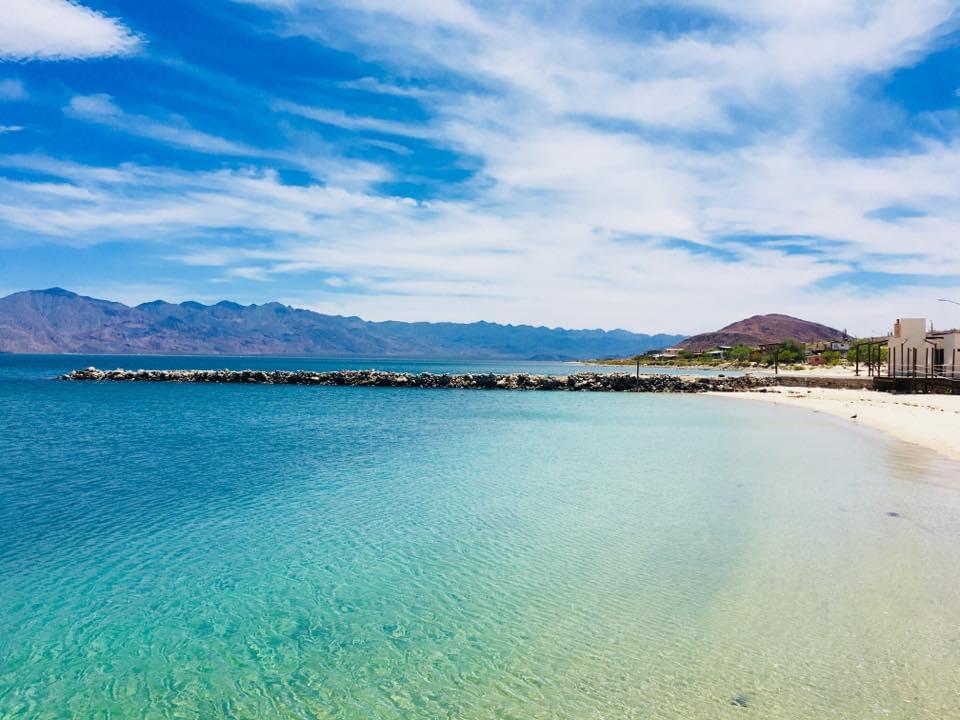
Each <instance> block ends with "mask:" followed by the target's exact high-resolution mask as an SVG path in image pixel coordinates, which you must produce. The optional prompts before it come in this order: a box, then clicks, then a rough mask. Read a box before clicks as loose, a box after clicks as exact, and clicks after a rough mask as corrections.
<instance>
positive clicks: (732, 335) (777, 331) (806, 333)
mask: <svg viewBox="0 0 960 720" xmlns="http://www.w3.org/2000/svg"><path fill="white" fill-rule="evenodd" d="M844 337H845V335H844V333H843V332H842V331H840V330H837V329H836V328H832V327H827V326H826V325H821V324H819V323H815V322H810V321H809V320H801V319H800V318H795V317H790V316H789V315H779V314H776V313H773V314H770V315H754V316H753V317H749V318H747V319H746V320H740V321H739V322H735V323H733V324H732V325H727V326H726V327H724V328H720V329H719V330H717V331H716V332H709V333H702V334H700V335H694V336H692V337H689V338H687V339H686V340H684V341H683V342H681V343H680V347H683V348H686V349H687V350H690V351H692V352H700V351H701V350H709V349H710V348H716V347H719V346H720V345H730V346H733V345H737V344H743V345H762V344H764V343H776V342H780V341H782V340H786V339H787V338H794V339H796V340H799V341H801V342H804V343H812V342H817V341H819V340H842V339H844Z"/></svg>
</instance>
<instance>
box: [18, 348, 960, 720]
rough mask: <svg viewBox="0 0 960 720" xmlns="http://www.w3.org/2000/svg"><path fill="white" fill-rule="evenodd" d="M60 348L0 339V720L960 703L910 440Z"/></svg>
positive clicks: (691, 714) (948, 578) (747, 711)
mask: <svg viewBox="0 0 960 720" xmlns="http://www.w3.org/2000/svg"><path fill="white" fill-rule="evenodd" d="M159 361H162V362H168V361H169V362H170V365H167V366H168V367H178V366H184V364H185V363H184V361H183V359H170V358H163V359H158V362H159ZM201 362H202V359H197V358H191V362H190V363H189V366H191V367H203V366H204V365H203V364H201ZM291 362H292V361H291ZM209 363H210V364H209V365H208V366H212V367H222V366H225V365H227V366H229V364H228V363H225V362H224V360H223V359H222V358H217V359H213V360H209ZM79 364H80V365H83V364H93V363H92V362H87V361H86V359H80V362H79ZM96 364H98V365H101V366H111V367H112V366H114V365H126V366H132V365H136V366H137V367H141V366H147V367H149V366H150V365H147V364H145V362H143V363H141V362H135V363H134V362H131V361H130V359H129V358H127V359H123V360H122V361H118V362H116V363H106V362H103V361H102V360H98V361H97V362H96ZM250 364H251V363H250V359H248V358H244V359H242V362H241V365H240V366H248V365H250ZM77 365H78V358H18V357H9V356H8V357H5V358H0V659H2V660H0V718H71V717H84V718H107V717H113V718H116V717H122V718H127V717H137V718H141V717H142V718H165V717H205V718H265V717H283V718H597V719H599V718H651V717H652V718H725V717H730V718H743V717H756V718H872V717H878V718H879V717H892V718H950V717H960V698H958V688H960V553H958V549H960V542H958V541H960V492H958V490H957V489H955V487H953V486H951V483H952V482H954V481H955V478H956V476H957V469H958V468H957V466H956V465H953V464H951V463H948V462H946V461H942V460H940V459H938V458H936V457H935V456H932V455H930V454H928V453H925V452H921V451H919V450H916V449H914V448H912V447H910V446H907V445H903V444H899V443H893V442H888V441H886V440H885V439H883V438H882V437H881V436H879V435H875V434H872V433H870V432H867V431H863V430H859V429H850V428H847V427H845V426H844V425H843V423H842V421H838V420H834V419H830V418H824V417H820V416H818V415H814V414H810V413H806V412H803V411H794V410H791V409H786V408H775V407H769V406H767V405H765V404H760V403H758V404H756V406H754V405H752V404H750V403H743V402H737V401H728V400H724V399H722V398H721V399H718V398H705V397H686V396H682V397H681V396H653V395H615V394H597V395H591V394H583V395H581V394H565V393H510V392H480V391H429V390H426V391H423V390H400V389H373V388H315V387H295V386H291V387H287V386H283V387H262V386H230V385H225V386H206V385H199V386H198V385H149V384H116V385H110V384H70V383H60V382H55V381H50V380H49V378H50V377H51V376H52V375H53V374H55V373H56V372H59V371H60V370H62V369H66V368H70V367H74V366H77ZM344 365H348V364H346V363H342V364H340V365H339V366H344ZM383 365H384V366H389V363H385V364H383ZM160 366H162V365H160ZM278 366H281V365H280V363H279V362H278V363H275V364H271V365H269V367H278ZM293 366H303V365H302V362H294V363H293ZM360 366H361V367H368V366H369V365H360ZM377 366H381V364H380V363H377ZM499 367H502V368H505V369H509V366H506V365H504V366H499ZM387 369H393V368H392V367H387ZM888 512H897V513H899V514H900V517H890V516H889V515H888V514H887V513H888ZM738 693H741V694H743V696H744V700H745V701H746V702H747V706H746V707H740V706H736V705H732V704H731V703H730V700H731V698H732V697H733V696H735V695H736V694H738Z"/></svg>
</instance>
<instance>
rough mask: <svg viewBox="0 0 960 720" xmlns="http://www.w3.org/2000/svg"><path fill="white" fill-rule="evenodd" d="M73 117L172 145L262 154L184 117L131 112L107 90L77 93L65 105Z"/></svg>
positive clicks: (217, 151)
mask: <svg viewBox="0 0 960 720" xmlns="http://www.w3.org/2000/svg"><path fill="white" fill-rule="evenodd" d="M65 112H66V113H67V114H69V115H70V116H71V117H74V118H77V119H80V120H86V121H88V122H93V123H99V124H101V125H107V126H109V127H111V128H114V129H116V130H120V131H121V132H125V133H128V134H130V135H138V136H140V137H145V138H150V139H152V140H158V141H160V142H163V143H167V144H169V145H174V146H177V147H182V148H187V149H189V150H196V151H198V152H203V153H214V154H220V155H248V156H249V155H259V154H261V153H260V151H258V150H255V149H253V148H250V147H245V146H243V145H241V144H238V143H235V142H231V141H229V140H225V139H223V138H221V137H217V136H216V135H210V134H209V133H205V132H201V131H199V130H196V129H194V128H192V127H190V125H189V124H188V123H187V122H186V121H185V120H183V119H182V118H171V119H170V121H169V122H158V121H157V120H154V119H153V118H150V117H148V116H145V115H131V114H129V113H127V112H125V111H124V110H122V109H121V108H120V107H118V106H117V105H116V103H114V101H113V98H112V97H110V95H107V94H105V93H97V94H94V95H75V96H74V97H73V98H72V99H71V100H70V103H69V104H68V105H67V107H66V108H65Z"/></svg>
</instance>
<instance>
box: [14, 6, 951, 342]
mask: <svg viewBox="0 0 960 720" xmlns="http://www.w3.org/2000/svg"><path fill="white" fill-rule="evenodd" d="M958 177H960V13H958V8H957V4H956V3H955V2H944V1H941V0H873V1H871V2H863V1H862V0H808V1H807V2H803V3H797V2H786V1H784V2H780V1H778V0H676V1H674V2H656V0H646V1H641V2H635V3H627V2H613V1H608V0H597V1H595V2H590V1H587V0H572V1H571V2H562V3H561V2H556V3H553V2H546V1H540V0H537V1H534V2H528V3H521V2H488V3H479V2H477V3H471V2H467V1H466V0H407V2H403V3H398V2H389V1H388V0H353V1H351V2H345V1H344V2H338V1H337V0H331V1H329V2H326V1H324V2H321V1H319V0H242V1H238V0H209V2H207V1H205V2H202V3H197V2H192V1H191V2H187V1H184V0H127V1H125V2H121V1H119V0H113V1H107V0H96V1H95V0H84V2H83V3H82V4H81V3H80V2H67V1H66V0H4V12H3V13H2V15H0V293H3V294H6V293H7V292H13V291H16V290H21V289H26V288H41V287H48V286H53V285H61V286H64V287H68V288H70V289H74V290H77V291H80V292H84V293H88V294H92V295H96V296H100V297H108V298H112V299H119V300H122V301H124V302H129V303H135V302H142V301H147V300H152V299H155V298H158V297H160V298H165V299H169V300H173V301H180V300H186V299H196V300H200V301H206V302H210V301H216V300H219V299H222V298H229V299H232V300H237V301H240V302H244V303H247V302H265V301H269V300H280V301H282V302H287V303H290V304H294V305H298V306H304V307H310V308H314V309H317V310H320V311H325V312H333V313H342V314H351V315H361V316H363V317H367V318H370V319H378V320H379V319H401V320H457V321H471V320H480V319H485V320H494V321H501V322H516V323H519V322H525V323H534V324H547V325H564V326H568V327H607V328H612V327H625V328H629V329H632V330H638V331H650V332H653V331H669V332H694V331H700V330H707V329H713V328H715V327H717V326H719V325H723V324H726V323H727V322H730V321H732V320H735V319H738V318H740V317H743V316H746V315H751V314H754V313H760V312H786V313H790V314H794V315H799V316H802V317H806V318H809V319H812V320H816V321H820V322H826V323H829V324H832V325H835V326H838V327H848V328H850V329H851V331H854V332H859V333H879V332H883V331H886V330H887V329H888V325H889V324H890V321H891V320H892V318H894V317H897V316H926V317H931V318H933V319H934V320H935V321H936V322H937V324H938V325H940V326H947V325H960V315H957V314H956V312H955V311H956V306H951V305H947V304H944V303H937V302H936V298H938V297H944V296H946V297H953V298H955V299H958V300H960V246H958V242H960V183H957V178H958Z"/></svg>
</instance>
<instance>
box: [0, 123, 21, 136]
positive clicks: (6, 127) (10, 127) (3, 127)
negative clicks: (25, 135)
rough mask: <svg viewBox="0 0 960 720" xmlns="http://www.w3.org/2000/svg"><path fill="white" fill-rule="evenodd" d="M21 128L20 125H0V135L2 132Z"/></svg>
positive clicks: (17, 130) (13, 131) (15, 130)
mask: <svg viewBox="0 0 960 720" xmlns="http://www.w3.org/2000/svg"><path fill="white" fill-rule="evenodd" d="M21 130H23V126H22V125H0V135H3V134H4V133H15V132H20V131H21Z"/></svg>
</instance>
